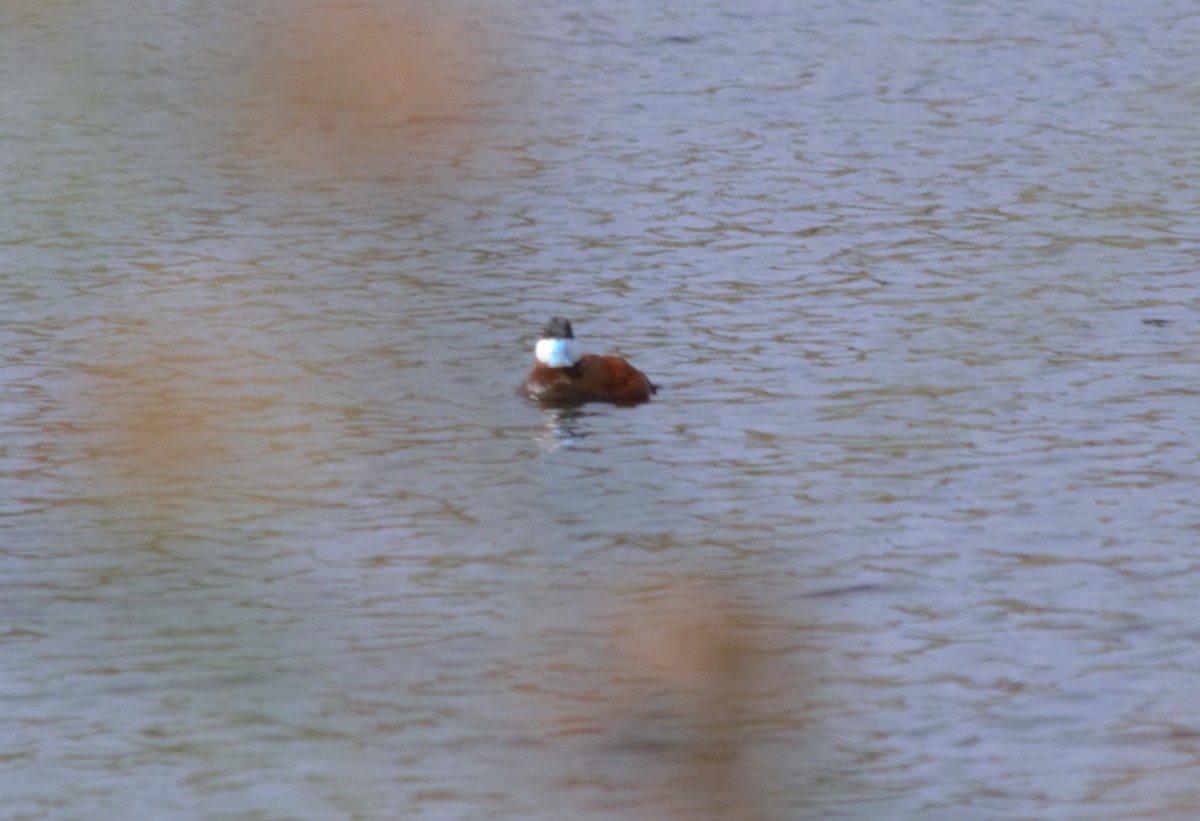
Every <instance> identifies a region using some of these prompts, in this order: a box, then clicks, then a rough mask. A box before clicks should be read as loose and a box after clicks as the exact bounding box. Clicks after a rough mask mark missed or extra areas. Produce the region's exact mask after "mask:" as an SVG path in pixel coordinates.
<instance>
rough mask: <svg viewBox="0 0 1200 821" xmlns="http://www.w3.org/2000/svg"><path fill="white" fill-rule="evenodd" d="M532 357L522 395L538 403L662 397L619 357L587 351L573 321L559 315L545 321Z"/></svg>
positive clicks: (629, 401)
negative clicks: (578, 336)
mask: <svg viewBox="0 0 1200 821" xmlns="http://www.w3.org/2000/svg"><path fill="white" fill-rule="evenodd" d="M533 357H534V362H533V370H531V371H530V372H529V375H528V376H527V377H525V381H524V382H522V383H521V387H520V388H519V389H518V393H520V394H522V395H524V396H525V397H527V398H529V399H531V400H533V401H535V402H538V403H539V404H543V405H582V404H583V403H585V402H610V403H612V404H614V405H619V406H632V405H638V404H641V403H642V402H646V401H648V400H649V399H650V397H651V396H653V395H654V394H656V393H658V386H657V385H654V384H652V383H651V382H650V379H649V378H648V377H647V376H646V374H644V373H642V372H641V371H639V370H638V369H637V368H635V367H633V365H630V364H629V363H628V362H626V361H625V360H624V359H622V358H621V357H619V356H600V355H598V354H590V353H583V352H582V350H581V349H580V347H579V342H578V341H577V340H576V339H575V333H574V331H572V329H571V323H570V322H569V321H568V320H566V319H564V318H562V317H561V316H556V317H553V318H552V319H551V320H550V321H549V322H547V323H546V327H545V329H544V330H543V331H542V336H541V338H540V339H539V340H538V341H537V344H536V345H535V346H534V348H533Z"/></svg>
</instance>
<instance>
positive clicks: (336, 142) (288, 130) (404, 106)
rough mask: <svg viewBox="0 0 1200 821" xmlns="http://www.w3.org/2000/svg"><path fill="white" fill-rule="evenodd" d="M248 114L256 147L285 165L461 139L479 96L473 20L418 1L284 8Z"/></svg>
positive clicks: (271, 29) (270, 34)
mask: <svg viewBox="0 0 1200 821" xmlns="http://www.w3.org/2000/svg"><path fill="white" fill-rule="evenodd" d="M272 17H273V18H274V19H273V21H272V23H271V25H269V26H268V27H266V34H265V35H264V36H263V38H262V42H261V43H260V44H259V45H258V46H257V47H256V51H257V52H258V54H257V60H256V62H257V69H256V70H255V71H253V72H252V74H251V78H250V80H251V81H250V84H249V88H248V90H247V93H246V95H245V97H244V103H243V110H244V112H245V116H246V121H247V124H248V125H249V138H250V140H251V143H252V148H253V149H254V150H256V151H258V152H261V153H262V154H264V155H266V156H267V157H268V158H269V159H271V160H272V161H274V162H280V161H282V162H283V163H284V164H285V165H287V166H294V165H309V164H312V163H327V162H343V161H346V160H351V161H353V160H355V159H358V160H367V161H371V162H380V161H385V160H386V159H387V158H388V157H389V156H391V157H393V158H395V159H401V158H400V157H399V156H398V154H402V153H404V152H411V151H414V150H415V151H421V150H424V149H426V148H428V147H430V146H431V145H432V144H434V143H436V142H437V141H440V140H444V139H446V138H448V137H451V136H462V134H463V132H464V128H465V127H466V126H467V125H468V124H469V123H470V121H471V111H472V106H473V104H474V103H475V102H476V100H477V99H478V98H479V97H480V96H481V92H480V89H479V88H478V82H479V78H478V76H476V75H477V74H478V72H476V71H474V70H473V69H474V67H473V65H472V61H471V59H470V57H471V55H472V54H473V53H475V51H476V50H475V48H474V46H475V44H474V43H473V42H472V41H473V39H474V38H472V37H470V36H468V33H467V27H466V24H465V21H463V20H460V19H456V18H454V17H452V16H449V15H447V14H444V13H443V14H440V15H438V16H437V18H436V19H435V18H434V17H433V16H432V14H431V13H429V12H422V11H419V10H418V9H417V7H416V4H410V3H393V4H390V5H388V6H387V9H386V13H385V12H384V9H383V8H382V7H376V6H374V5H371V4H360V5H347V4H344V3H335V2H302V3H295V4H283V5H279V6H277V7H276V9H275V13H274V14H273V15H272Z"/></svg>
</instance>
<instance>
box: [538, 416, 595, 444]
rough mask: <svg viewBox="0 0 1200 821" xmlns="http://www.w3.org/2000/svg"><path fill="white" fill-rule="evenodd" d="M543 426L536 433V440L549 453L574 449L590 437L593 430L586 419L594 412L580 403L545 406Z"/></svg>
mask: <svg viewBox="0 0 1200 821" xmlns="http://www.w3.org/2000/svg"><path fill="white" fill-rule="evenodd" d="M541 413H542V426H541V427H540V428H538V429H537V432H535V433H534V436H533V438H534V441H535V442H537V444H538V447H540V448H541V449H542V450H544V451H545V452H547V453H555V452H557V451H560V450H573V449H575V448H577V447H579V446H580V445H581V444H582V443H583V440H584V439H586V438H587V437H588V435H589V434H590V433H591V430H590V428H589V426H588V424H587V422H586V421H585V420H586V419H587V418H588V417H589V416H592V415H593V414H591V413H588V412H587V411H585V410H584V409H583V407H582V406H580V405H571V406H560V407H543V408H542V409H541Z"/></svg>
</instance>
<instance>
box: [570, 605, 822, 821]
mask: <svg viewBox="0 0 1200 821" xmlns="http://www.w3.org/2000/svg"><path fill="white" fill-rule="evenodd" d="M621 598H622V600H621V603H620V612H619V613H618V614H617V615H614V616H611V617H610V618H609V619H608V620H609V621H610V622H611V628H610V636H611V641H610V647H611V658H610V664H609V671H608V676H607V678H608V680H607V681H606V682H605V681H600V682H596V687H595V688H594V689H592V688H591V687H590V686H589V689H590V690H592V691H591V692H587V693H578V694H577V695H578V696H579V697H580V701H578V702H577V703H576V704H577V707H576V709H574V710H572V714H571V715H569V716H564V717H563V719H564V720H563V723H562V724H561V725H560V730H561V731H562V733H563V735H569V736H575V737H580V736H589V735H590V736H592V737H599V738H603V739H604V741H603V742H602V748H603V750H604V751H605V753H606V758H608V759H609V761H610V763H611V764H612V765H613V766H614V767H615V772H618V773H625V776H623V778H632V779H633V781H632V783H622V784H620V786H619V787H618V790H619V792H620V794H622V795H627V796H628V795H638V796H641V799H640V800H639V801H638V803H637V805H636V806H635V807H632V808H630V809H634V810H636V814H637V815H636V817H640V818H646V819H691V820H692V821H701V820H704V819H713V820H714V821H715V819H721V820H722V821H766V819H769V818H775V817H776V816H775V815H773V814H772V813H771V811H770V810H769V807H770V806H772V803H773V798H772V796H770V795H768V793H769V792H771V791H774V792H775V793H776V795H775V796H774V799H777V798H778V786H779V778H778V777H779V776H780V775H781V773H780V772H776V770H777V769H778V768H779V767H780V766H781V764H780V762H770V763H768V762H767V760H766V756H767V750H766V744H765V742H766V741H767V740H768V736H769V735H771V734H775V735H778V734H779V733H780V732H784V733H785V734H788V733H789V730H790V729H792V728H790V727H789V726H788V725H789V724H793V723H794V721H795V716H796V715H797V713H798V712H802V711H803V701H804V698H803V693H802V692H800V688H801V684H800V682H799V681H798V680H792V681H790V682H784V681H781V678H780V675H779V673H780V671H779V670H778V669H774V665H773V663H772V660H771V653H770V651H769V649H768V646H767V641H768V639H767V637H766V631H767V628H768V627H769V624H770V622H769V619H768V617H767V615H766V614H764V613H763V612H761V611H760V610H758V609H756V608H752V607H750V606H748V605H745V604H743V603H741V602H739V601H738V600H737V599H736V598H735V597H732V596H729V595H727V594H726V591H723V590H720V589H714V588H712V587H711V586H693V585H690V584H687V583H682V584H670V583H668V584H667V585H662V584H655V585H650V586H642V587H637V588H633V589H631V590H629V591H628V592H627V593H625V594H622V597H621ZM781 695H782V698H781ZM580 704H584V705H590V706H587V707H585V708H584V711H585V712H587V713H588V715H583V714H581V713H580V712H579V709H578V705H580ZM790 752H791V753H792V754H795V753H796V751H795V750H794V749H793V750H790ZM796 764H797V762H796V761H795V760H794V759H793V760H791V761H788V762H786V763H785V764H784V766H795V765H796ZM612 786H613V787H617V786H618V785H617V784H612Z"/></svg>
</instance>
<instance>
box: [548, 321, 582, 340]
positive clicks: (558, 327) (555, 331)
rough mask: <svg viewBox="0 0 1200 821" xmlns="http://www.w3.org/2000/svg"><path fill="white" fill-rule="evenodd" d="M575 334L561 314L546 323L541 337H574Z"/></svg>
mask: <svg viewBox="0 0 1200 821" xmlns="http://www.w3.org/2000/svg"><path fill="white" fill-rule="evenodd" d="M574 338H575V334H574V333H572V332H571V323H570V322H568V321H567V320H565V319H563V318H562V317H561V316H556V317H554V318H552V319H551V320H550V321H549V322H547V323H546V328H545V330H543V331H542V339H574Z"/></svg>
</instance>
